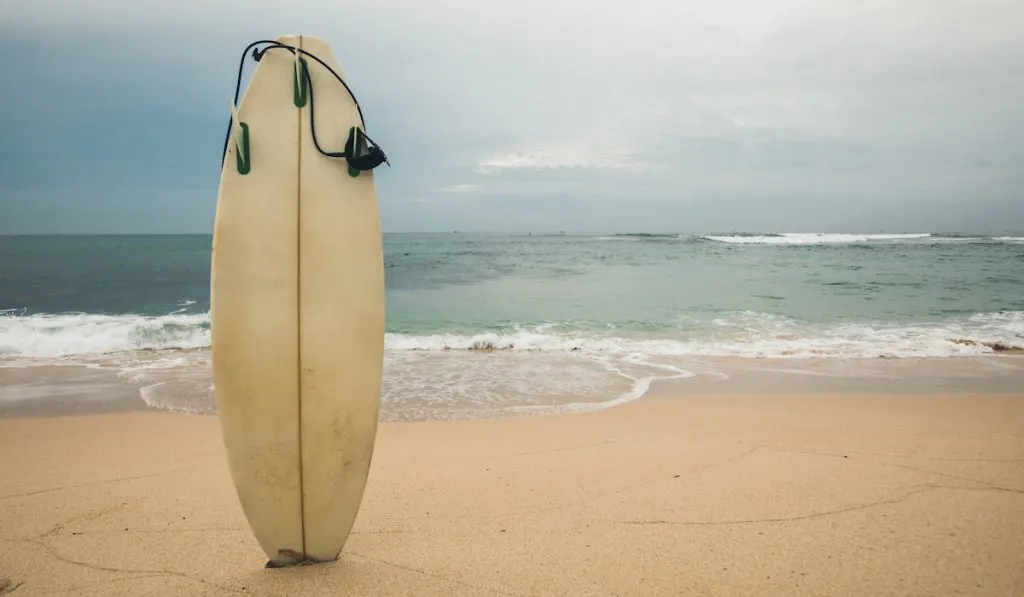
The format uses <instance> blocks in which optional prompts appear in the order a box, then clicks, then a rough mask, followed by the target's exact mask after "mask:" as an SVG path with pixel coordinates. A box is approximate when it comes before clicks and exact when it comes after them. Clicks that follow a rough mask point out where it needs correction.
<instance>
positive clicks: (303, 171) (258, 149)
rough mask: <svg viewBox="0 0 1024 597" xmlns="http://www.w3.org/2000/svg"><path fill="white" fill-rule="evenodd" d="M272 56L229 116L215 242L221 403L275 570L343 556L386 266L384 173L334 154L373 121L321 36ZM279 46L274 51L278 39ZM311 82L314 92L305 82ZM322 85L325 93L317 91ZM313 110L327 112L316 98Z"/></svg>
mask: <svg viewBox="0 0 1024 597" xmlns="http://www.w3.org/2000/svg"><path fill="white" fill-rule="evenodd" d="M276 42H277V43H279V44H283V45H286V46H290V47H294V48H301V49H302V50H303V51H304V52H308V53H309V54H311V55H312V56H307V55H304V56H303V59H302V61H301V62H298V63H297V60H296V55H295V53H293V52H292V51H291V50H290V49H288V48H282V47H268V48H267V49H266V51H265V52H264V53H263V54H262V58H261V59H260V60H259V62H258V63H257V66H256V68H255V70H254V71H253V74H252V77H251V79H250V81H249V84H248V87H247V89H246V91H245V94H244V98H243V100H242V101H241V102H240V105H239V106H238V108H237V113H236V116H235V117H234V118H233V119H232V127H231V129H230V130H231V132H230V134H229V136H228V142H227V149H226V152H225V156H224V166H223V169H222V173H221V182H220V190H219V196H218V200H217V214H216V221H215V225H214V234H213V256H212V271H211V284H210V286H211V287H210V293H211V297H210V319H211V336H212V359H213V380H214V394H215V399H216V403H217V409H218V416H219V418H220V422H221V428H222V431H223V439H224V445H225V447H226V449H227V455H228V464H229V468H230V470H231V475H232V478H233V480H234V483H235V486H236V489H237V493H238V498H239V500H240V502H241V505H242V508H243V510H244V512H245V515H246V517H247V519H248V521H249V524H250V526H251V528H252V531H253V533H254V535H255V536H256V539H257V540H258V541H259V543H260V545H261V546H262V548H263V550H264V551H265V552H266V554H267V556H268V558H269V561H268V562H267V565H268V566H287V565H292V564H296V563H305V562H322V561H330V560H334V559H336V558H337V557H338V555H339V553H340V552H341V550H342V548H343V547H344V544H345V542H346V539H347V537H348V535H349V532H350V530H351V528H352V525H353V523H354V522H355V518H356V514H357V512H358V510H359V505H360V502H361V501H362V496H363V490H364V487H365V485H366V480H367V475H368V472H369V467H370V460H371V457H372V454H373V447H374V440H375V436H376V430H377V416H378V409H379V396H380V384H381V371H382V364H383V352H384V268H383V255H382V247H381V232H380V221H379V210H378V204H377V196H376V190H375V188H374V176H373V172H372V170H366V171H358V170H353V169H351V168H350V167H349V164H348V163H347V162H346V160H345V159H344V158H338V157H327V156H325V155H323V154H322V153H321V151H320V150H319V149H317V146H316V144H315V142H314V138H313V135H312V132H313V131H312V130H311V124H310V107H311V104H313V105H314V107H315V110H314V115H315V124H314V126H315V132H316V141H317V142H318V143H319V146H320V149H322V150H324V151H328V152H340V151H343V150H344V149H345V144H346V141H347V140H348V139H349V135H350V132H351V129H352V127H360V128H362V127H364V124H363V122H362V119H361V115H360V114H359V111H358V108H357V104H356V102H355V100H354V99H353V97H352V96H351V95H350V93H349V91H347V90H346V88H345V86H343V85H342V84H341V83H339V82H338V81H337V80H336V79H335V77H334V75H332V74H331V73H330V71H329V70H328V69H326V68H324V66H323V65H321V64H320V63H318V62H317V61H316V60H315V59H313V56H315V57H317V58H319V59H321V60H323V62H325V63H326V64H327V65H330V67H331V68H332V69H334V71H335V72H336V73H337V74H338V75H339V76H341V77H342V78H343V77H344V74H343V72H342V70H341V67H340V66H339V65H338V62H337V60H336V59H335V57H334V55H333V53H332V51H331V49H330V48H329V47H328V45H327V44H326V43H324V42H323V41H322V40H320V39H316V38H312V37H307V36H284V37H279V38H278V39H277V40H276ZM270 45H271V46H273V44H270ZM303 69H305V70H306V71H308V80H310V81H311V82H312V90H309V89H308V85H307V84H306V81H307V77H306V76H305V72H304V71H303ZM311 91H312V93H311ZM314 102H315V104H314Z"/></svg>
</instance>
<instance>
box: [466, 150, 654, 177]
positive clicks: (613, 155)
mask: <svg viewBox="0 0 1024 597" xmlns="http://www.w3.org/2000/svg"><path fill="white" fill-rule="evenodd" d="M652 167H653V166H652V165H651V164H645V163H643V162H640V161H637V160H636V157H635V156H634V155H632V154H631V153H629V152H626V151H616V150H614V149H602V148H600V147H593V146H586V145H575V146H573V145H563V146H556V147H542V148H538V149H527V150H523V151H516V152H512V153H506V154H503V155H494V156H490V157H486V158H484V159H482V160H480V161H479V162H478V163H477V165H476V171H477V172H479V173H481V174H500V173H502V172H505V171H509V170H534V171H538V170H612V171H623V172H625V171H632V172H639V171H643V170H648V169H650V168H652Z"/></svg>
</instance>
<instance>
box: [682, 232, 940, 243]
mask: <svg viewBox="0 0 1024 597" xmlns="http://www.w3.org/2000/svg"><path fill="white" fill-rule="evenodd" d="M930 236H931V234H928V233H912V234H840V233H826V232H785V233H780V234H769V235H722V236H702V237H701V238H704V239H707V240H713V241H717V242H723V243H729V244H737V245H822V244H839V243H866V242H872V241H894V240H912V239H918V238H928V237H930Z"/></svg>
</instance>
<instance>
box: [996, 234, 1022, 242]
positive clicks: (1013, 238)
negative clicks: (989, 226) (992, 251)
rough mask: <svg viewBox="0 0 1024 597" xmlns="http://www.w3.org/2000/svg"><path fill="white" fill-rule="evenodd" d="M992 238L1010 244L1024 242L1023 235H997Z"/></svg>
mask: <svg viewBox="0 0 1024 597" xmlns="http://www.w3.org/2000/svg"><path fill="white" fill-rule="evenodd" d="M992 240H998V241H1000V242H1004V243H1011V244H1024V236H997V237H995V238H994V239H992Z"/></svg>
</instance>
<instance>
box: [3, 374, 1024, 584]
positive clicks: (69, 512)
mask: <svg viewBox="0 0 1024 597" xmlns="http://www.w3.org/2000/svg"><path fill="white" fill-rule="evenodd" d="M0 454H3V456H4V464H3V468H2V471H3V474H2V475H0V577H6V578H7V579H8V581H9V583H8V584H7V590H10V588H11V587H14V586H17V588H16V589H14V590H13V591H12V592H11V594H12V595H15V596H20V595H81V596H89V595H103V596H112V595H113V596H117V595H196V596H201V595H221V594H225V595H227V594H252V595H288V596H296V595H416V596H421V595H445V596H452V595H495V594H496V595H559V596H568V595H730V596H736V595H758V596H764V595H872V596H876V595H954V594H963V595H999V596H1004V597H1005V596H1010V595H1024V396H1015V395H992V394H990V395H977V396H972V395H933V396H926V395H895V396H884V395H868V396H861V395H855V394H849V393H846V394H833V395H813V394H801V395H789V396H785V395H739V396H737V395H721V394H719V395H705V396H688V397H673V396H666V395H664V393H662V394H659V395H656V396H654V397H651V398H647V399H643V400H640V401H638V402H634V403H631V404H627V405H624V406H621V407H618V408H614V409H609V410H605V411H600V412H596V413H586V414H571V415H559V416H549V417H537V418H526V419H515V420H496V421H463V422H455V423H448V422H427V423H394V424H383V425H382V426H381V428H380V434H379V441H378V444H377V451H376V454H375V457H374V462H373V468H372V470H371V474H370V482H369V486H368V488H367V492H366V496H365V499H364V502H363V507H362V510H361V512H360V515H359V519H358V521H357V523H356V528H355V530H354V532H353V535H352V536H351V537H350V539H349V542H348V544H347V545H346V547H345V550H344V552H343V555H342V557H341V559H340V560H339V561H337V562H332V563H327V564H319V565H315V566H306V567H296V568H288V569H277V570H268V569H265V568H263V564H264V562H265V557H264V556H263V554H262V552H261V551H260V549H259V547H258V545H257V544H256V542H255V541H254V539H253V538H252V536H251V535H250V533H249V530H248V527H247V525H246V521H245V519H244V517H243V514H242V512H241V509H240V508H239V506H238V502H237V500H236V497H235V494H234V488H233V486H232V484H231V480H230V477H229V474H228V471H227V467H226V463H225V458H224V453H223V448H222V445H221V442H220V434H219V427H218V424H217V420H216V418H214V417H212V416H190V415H177V414H170V413H161V412H134V413H113V414H111V413H107V414H95V415H85V416H77V417H50V418H10V419H5V420H0ZM3 586H4V581H3V580H0V593H3V592H4V591H5V589H3V588H2V587H3Z"/></svg>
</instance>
